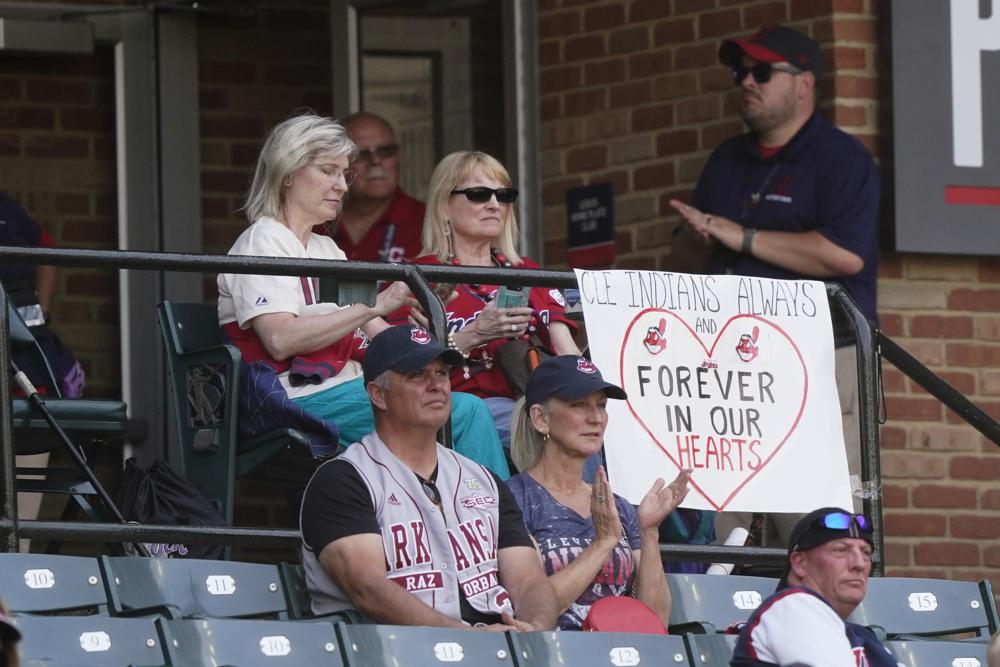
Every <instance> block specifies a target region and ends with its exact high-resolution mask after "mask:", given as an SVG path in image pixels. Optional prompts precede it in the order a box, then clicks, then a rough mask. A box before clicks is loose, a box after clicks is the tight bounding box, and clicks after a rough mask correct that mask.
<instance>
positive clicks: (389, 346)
mask: <svg viewBox="0 0 1000 667" xmlns="http://www.w3.org/2000/svg"><path fill="white" fill-rule="evenodd" d="M438 357H440V358H442V359H443V360H444V362H445V363H446V364H448V365H450V366H457V365H458V364H460V363H462V354H461V353H460V352H459V351H458V350H452V349H449V348H447V347H443V346H442V345H441V344H440V343H438V342H437V341H436V340H434V336H432V335H430V334H429V333H428V332H427V330H426V329H423V328H422V327H418V326H416V325H414V324H405V325H401V326H396V327H389V328H388V329H383V330H382V331H380V332H379V333H378V334H377V335H376V336H375V337H374V338H372V342H371V344H369V345H368V351H367V352H365V360H364V361H363V362H362V363H361V366H362V367H363V368H364V371H365V384H368V383H369V382H371V381H372V380H374V379H375V378H377V377H378V376H379V375H382V373H384V372H386V371H390V370H391V371H398V372H400V373H415V372H417V371H419V370H423V369H424V368H425V367H426V366H427V364H429V363H431V362H432V361H434V360H435V359H437V358H438Z"/></svg>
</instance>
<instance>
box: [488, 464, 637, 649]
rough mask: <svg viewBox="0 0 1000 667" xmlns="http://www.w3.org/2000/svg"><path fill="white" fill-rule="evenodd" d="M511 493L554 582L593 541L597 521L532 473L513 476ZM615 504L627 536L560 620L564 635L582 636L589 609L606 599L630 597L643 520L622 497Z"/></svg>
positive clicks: (508, 482) (510, 486)
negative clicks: (577, 632)
mask: <svg viewBox="0 0 1000 667" xmlns="http://www.w3.org/2000/svg"><path fill="white" fill-rule="evenodd" d="M507 487H508V488H509V489H510V490H511V493H513V494H514V499H515V500H517V504H518V505H519V506H520V507H521V513H522V515H523V516H524V525H525V526H526V527H527V528H528V532H529V533H530V534H531V536H532V537H533V538H535V542H536V543H537V544H538V550H539V552H540V553H541V555H542V563H543V565H544V566H545V573H546V574H547V575H549V576H551V575H552V574H554V573H555V572H558V571H559V570H561V569H563V568H564V567H566V566H567V565H569V564H570V563H572V562H573V561H574V560H576V557H577V556H578V555H580V552H582V551H583V550H584V549H586V548H587V547H588V546H590V543H591V542H593V541H594V537H595V531H594V521H593V519H592V518H591V517H589V516H587V517H584V516H580V515H579V514H577V513H576V511H575V510H573V509H570V508H569V507H566V506H565V505H563V504H562V503H560V502H559V501H558V500H556V499H555V498H553V497H552V495H551V494H550V493H549V492H548V491H547V490H546V489H545V487H543V486H542V485H541V484H539V483H538V482H537V481H535V479H534V478H533V477H531V476H530V475H529V474H528V473H521V474H519V475H514V476H513V477H511V478H510V479H509V480H507ZM615 504H616V506H617V507H618V516H619V517H620V518H621V522H622V527H623V529H624V532H625V535H623V536H622V537H621V539H620V540H619V541H618V546H616V547H615V549H614V550H613V551H612V552H611V557H610V558H608V560H607V561H606V562H605V563H604V567H602V568H601V571H600V572H598V573H597V576H596V577H595V578H594V581H593V582H591V584H590V585H589V586H588V587H587V589H586V590H585V591H583V593H582V594H581V595H580V597H578V598H577V599H576V600H575V601H574V602H573V603H572V604H571V605H570V606H569V609H567V610H566V611H564V612H563V613H562V615H560V616H559V622H558V627H559V629H560V630H579V629H580V625H581V624H582V623H583V621H584V619H585V618H587V614H588V613H590V606H591V605H592V604H594V603H595V602H597V601H598V600H600V599H601V598H603V597H606V596H608V595H627V594H628V591H627V588H628V584H629V583H630V582H631V580H632V573H633V571H634V569H635V563H634V562H633V560H632V551H633V550H638V549H639V546H640V540H639V516H638V514H636V511H635V508H634V507H633V506H632V505H630V504H629V502H628V501H627V500H625V499H624V498H622V497H621V496H618V495H616V496H615ZM626 535H627V539H626Z"/></svg>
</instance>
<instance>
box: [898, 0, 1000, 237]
mask: <svg viewBox="0 0 1000 667" xmlns="http://www.w3.org/2000/svg"><path fill="white" fill-rule="evenodd" d="M892 81H893V125H894V145H895V149H894V153H895V175H896V181H895V204H896V206H895V208H896V249H897V250H902V251H915V252H939V253H960V254H973V255H984V254H986V255H1000V123H997V119H998V118H1000V84H998V82H1000V0H950V2H944V1H943V0H893V3H892Z"/></svg>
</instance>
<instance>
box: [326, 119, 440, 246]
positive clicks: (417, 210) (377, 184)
mask: <svg viewBox="0 0 1000 667" xmlns="http://www.w3.org/2000/svg"><path fill="white" fill-rule="evenodd" d="M343 125H344V128H345V129H346V130H347V133H348V134H349V135H350V136H351V139H353V140H354V142H355V143H356V144H357V145H358V154H357V158H356V159H355V161H354V164H353V166H354V169H355V171H356V172H357V175H358V176H357V179H355V181H354V183H352V184H351V189H350V193H349V194H348V196H347V198H346V199H345V201H344V209H343V212H342V213H341V214H340V218H338V219H337V222H336V224H335V225H334V226H333V227H332V229H330V236H332V237H333V240H334V241H336V242H337V246H338V247H340V249H341V250H343V251H344V253H345V254H346V255H347V258H348V259H356V260H363V261H366V262H395V263H399V262H403V261H404V260H407V259H412V258H414V257H416V256H417V255H419V254H420V248H421V238H422V237H421V235H422V233H423V229H424V210H425V208H426V207H425V206H424V203H423V202H422V201H419V200H417V199H414V198H413V197H411V196H410V195H408V194H407V193H406V192H404V191H403V189H402V188H401V187H400V186H399V166H400V160H401V155H400V153H401V148H400V145H399V142H398V140H397V139H396V132H395V130H393V128H392V125H390V124H389V121H387V120H386V119H384V118H382V117H381V116H379V115H377V114H374V113H371V112H370V111H359V112H358V113H354V114H351V115H350V116H347V117H346V118H344V120H343Z"/></svg>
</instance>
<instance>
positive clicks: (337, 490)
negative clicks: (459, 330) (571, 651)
mask: <svg viewBox="0 0 1000 667" xmlns="http://www.w3.org/2000/svg"><path fill="white" fill-rule="evenodd" d="M462 361H463V359H462V355H461V354H459V353H458V352H456V351H455V350H452V349H449V348H445V347H442V346H441V345H440V344H438V342H437V341H436V340H434V339H433V338H432V337H431V336H430V334H428V333H427V331H425V330H424V329H422V328H420V327H418V326H413V325H404V326H396V327H390V328H388V329H385V330H384V331H382V332H381V333H379V334H378V335H377V336H375V338H373V339H372V342H371V345H370V346H369V347H368V351H367V353H366V355H365V360H364V364H363V365H364V378H365V385H366V389H367V391H368V397H369V399H370V401H371V405H372V408H373V410H374V413H375V431H374V432H373V433H370V434H369V435H367V436H365V437H364V438H363V439H362V440H361V442H359V443H357V444H354V445H352V446H351V447H350V448H349V449H348V450H347V452H345V453H344V454H342V455H341V456H340V457H339V458H336V459H333V460H331V461H327V462H326V463H324V464H323V465H321V466H320V467H319V468H318V469H317V470H316V472H315V474H314V475H313V477H312V479H311V480H310V481H309V484H308V485H307V487H306V490H305V495H304V497H303V501H302V515H301V525H302V564H303V568H304V570H305V577H306V586H307V589H308V590H309V594H310V597H311V598H312V609H313V611H314V612H315V613H317V614H322V613H327V612H333V611H341V610H345V609H357V610H359V611H361V612H362V613H363V614H365V615H366V616H368V617H370V618H372V619H374V620H376V621H378V622H380V623H391V624H397V625H428V626H444V627H470V626H474V627H477V628H483V629H489V630H501V631H503V630H511V629H514V630H521V631H531V630H542V629H551V628H552V627H553V626H554V624H555V620H556V609H555V604H554V602H553V600H554V599H555V595H554V593H553V591H552V586H551V584H550V583H549V581H548V579H547V578H546V576H545V572H544V571H543V569H542V566H541V563H540V561H539V559H538V554H537V552H536V551H535V548H534V544H533V543H532V541H531V537H530V536H529V535H528V533H527V530H526V529H525V527H524V522H523V520H522V518H521V512H520V510H519V509H518V506H517V503H516V501H515V500H514V498H513V496H512V495H511V493H510V491H509V490H508V489H507V487H506V486H505V485H504V484H503V482H501V481H500V479H499V478H498V477H496V475H494V474H493V473H492V472H490V471H489V470H487V469H486V468H484V467H483V466H481V465H479V464H477V463H475V462H473V461H472V460H470V459H467V458H465V457H464V456H462V455H460V454H458V453H457V452H455V451H453V450H450V449H446V448H444V447H443V446H441V445H440V444H438V443H437V433H438V430H439V429H440V428H441V427H442V426H443V425H444V424H445V422H446V421H447V420H448V415H449V412H450V409H451V383H450V371H451V367H452V366H454V365H457V364H461V363H462Z"/></svg>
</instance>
